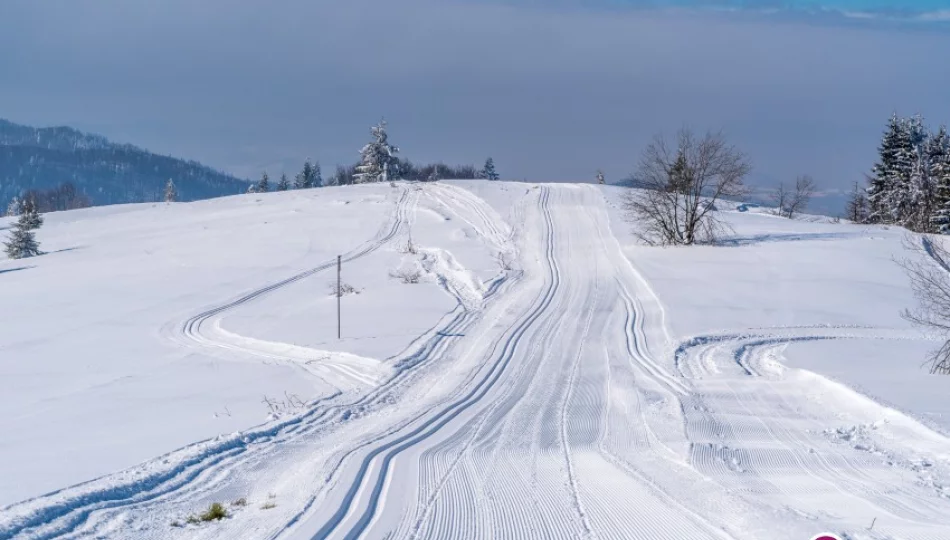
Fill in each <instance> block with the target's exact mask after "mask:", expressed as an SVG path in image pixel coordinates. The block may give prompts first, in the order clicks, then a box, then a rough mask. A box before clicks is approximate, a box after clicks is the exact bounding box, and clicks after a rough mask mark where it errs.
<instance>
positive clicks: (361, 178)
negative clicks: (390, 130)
mask: <svg viewBox="0 0 950 540" xmlns="http://www.w3.org/2000/svg"><path fill="white" fill-rule="evenodd" d="M370 133H371V134H372V136H373V140H372V141H371V142H369V143H367V144H366V145H365V146H363V148H362V149H361V150H360V155H361V159H360V164H359V165H358V166H357V167H356V174H354V175H353V181H354V183H357V184H365V183H368V182H385V181H387V180H388V176H389V172H390V171H389V168H390V167H391V166H392V165H393V164H394V162H395V160H396V157H395V155H396V153H397V152H399V148H397V147H395V146H393V145H391V144H389V136H388V135H387V134H386V121H385V120H381V121H380V122H379V124H377V125H375V126H373V127H372V128H371V129H370Z"/></svg>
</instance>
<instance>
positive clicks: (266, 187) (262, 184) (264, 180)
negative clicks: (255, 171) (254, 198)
mask: <svg viewBox="0 0 950 540" xmlns="http://www.w3.org/2000/svg"><path fill="white" fill-rule="evenodd" d="M268 191H270V178H269V177H268V176H267V173H266V172H265V173H263V174H261V179H260V180H258V181H257V192H258V193H267V192H268Z"/></svg>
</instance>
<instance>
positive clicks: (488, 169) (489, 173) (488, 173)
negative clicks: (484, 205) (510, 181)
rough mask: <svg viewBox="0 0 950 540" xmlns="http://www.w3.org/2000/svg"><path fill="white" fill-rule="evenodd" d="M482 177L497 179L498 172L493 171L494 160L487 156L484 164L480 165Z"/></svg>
mask: <svg viewBox="0 0 950 540" xmlns="http://www.w3.org/2000/svg"><path fill="white" fill-rule="evenodd" d="M481 173H482V178H485V179H486V180H498V173H497V172H495V160H493V159H492V158H488V159H486V160H485V166H484V167H482V171H481Z"/></svg>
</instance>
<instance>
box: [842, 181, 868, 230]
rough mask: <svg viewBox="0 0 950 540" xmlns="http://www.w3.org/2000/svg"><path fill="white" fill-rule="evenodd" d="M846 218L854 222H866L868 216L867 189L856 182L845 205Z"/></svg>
mask: <svg viewBox="0 0 950 540" xmlns="http://www.w3.org/2000/svg"><path fill="white" fill-rule="evenodd" d="M845 214H846V216H845V217H846V218H847V219H848V220H850V221H851V222H853V223H864V222H865V221H866V220H867V217H868V200H867V197H866V196H865V191H864V190H863V189H861V186H860V185H859V184H858V183H857V182H855V183H854V189H852V190H851V195H850V197H848V204H847V206H846V207H845Z"/></svg>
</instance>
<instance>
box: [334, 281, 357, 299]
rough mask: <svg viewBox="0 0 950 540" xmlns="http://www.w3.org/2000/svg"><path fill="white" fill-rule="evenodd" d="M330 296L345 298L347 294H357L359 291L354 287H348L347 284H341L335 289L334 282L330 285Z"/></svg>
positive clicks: (335, 284)
mask: <svg viewBox="0 0 950 540" xmlns="http://www.w3.org/2000/svg"><path fill="white" fill-rule="evenodd" d="M329 288H330V294H331V295H333V296H346V295H348V294H359V293H360V290H359V289H357V288H356V287H354V286H352V285H350V284H349V283H346V282H342V283H340V284H339V287H337V283H336V282H335V281H334V282H333V283H330V287H329Z"/></svg>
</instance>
